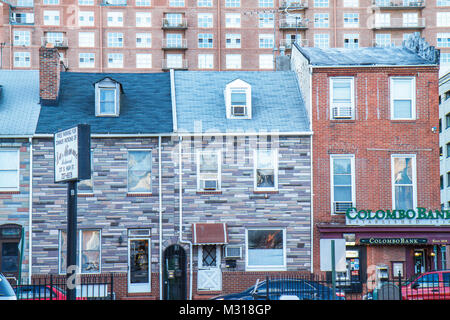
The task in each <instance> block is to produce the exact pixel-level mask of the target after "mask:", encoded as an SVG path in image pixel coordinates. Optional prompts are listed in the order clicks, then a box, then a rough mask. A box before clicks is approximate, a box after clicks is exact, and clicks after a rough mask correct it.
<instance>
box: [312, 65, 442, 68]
mask: <svg viewBox="0 0 450 320" xmlns="http://www.w3.org/2000/svg"><path fill="white" fill-rule="evenodd" d="M311 67H312V68H313V69H314V68H320V69H326V68H406V67H409V68H417V67H439V65H437V64H411V65H393V64H371V65H366V64H359V65H346V64H342V65H329V66H318V65H314V64H312V65H311Z"/></svg>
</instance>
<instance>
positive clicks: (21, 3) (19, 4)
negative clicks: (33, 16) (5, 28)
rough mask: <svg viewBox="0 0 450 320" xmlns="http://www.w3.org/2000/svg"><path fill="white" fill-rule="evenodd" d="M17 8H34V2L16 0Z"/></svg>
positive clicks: (30, 0) (32, 0)
mask: <svg viewBox="0 0 450 320" xmlns="http://www.w3.org/2000/svg"><path fill="white" fill-rule="evenodd" d="M16 5H17V7H34V0H17V2H16Z"/></svg>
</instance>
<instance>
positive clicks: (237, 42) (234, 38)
mask: <svg viewBox="0 0 450 320" xmlns="http://www.w3.org/2000/svg"><path fill="white" fill-rule="evenodd" d="M225 46H226V47H227V48H229V49H236V48H240V47H241V34H240V33H227V34H226V35H225Z"/></svg>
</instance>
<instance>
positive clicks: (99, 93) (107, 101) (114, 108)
mask: <svg viewBox="0 0 450 320" xmlns="http://www.w3.org/2000/svg"><path fill="white" fill-rule="evenodd" d="M121 93H122V86H121V85H120V83H119V82H117V81H115V80H113V79H111V78H105V79H103V80H101V81H99V82H97V83H95V116H97V117H118V116H119V113H120V95H121Z"/></svg>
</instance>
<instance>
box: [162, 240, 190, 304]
mask: <svg viewBox="0 0 450 320" xmlns="http://www.w3.org/2000/svg"><path fill="white" fill-rule="evenodd" d="M163 272H164V300H186V252H185V251H184V249H183V248H182V247H181V246H179V245H177V244H175V245H172V246H170V247H168V248H167V249H166V250H165V251H164V266H163Z"/></svg>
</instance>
